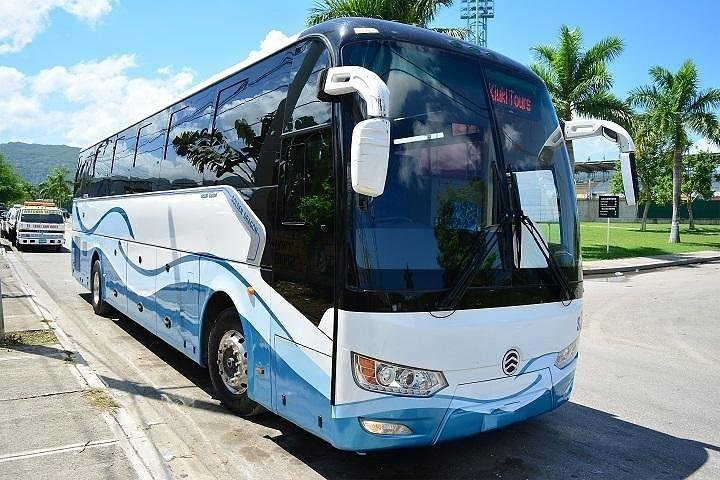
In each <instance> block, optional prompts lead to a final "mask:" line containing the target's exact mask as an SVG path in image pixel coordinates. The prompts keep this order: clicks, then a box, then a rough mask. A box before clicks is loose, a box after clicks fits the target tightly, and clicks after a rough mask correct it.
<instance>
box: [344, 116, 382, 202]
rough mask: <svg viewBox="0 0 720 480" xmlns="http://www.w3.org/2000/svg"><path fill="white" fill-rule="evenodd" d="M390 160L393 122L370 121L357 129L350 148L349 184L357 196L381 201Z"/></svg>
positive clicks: (357, 126) (354, 129) (361, 123)
mask: <svg viewBox="0 0 720 480" xmlns="http://www.w3.org/2000/svg"><path fill="white" fill-rule="evenodd" d="M389 158H390V120H388V119H387V118H370V119H368V120H363V121H362V122H360V123H358V124H357V125H355V128H353V133H352V142H351V146H350V183H351V184H352V188H353V190H355V191H356V192H357V193H360V194H363V195H368V196H370V197H379V196H380V195H382V193H383V191H385V178H386V177H387V170H388V160H389Z"/></svg>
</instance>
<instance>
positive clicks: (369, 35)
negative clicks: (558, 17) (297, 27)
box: [80, 17, 537, 153]
mask: <svg viewBox="0 0 720 480" xmlns="http://www.w3.org/2000/svg"><path fill="white" fill-rule="evenodd" d="M313 37H315V38H317V37H321V38H324V39H326V40H327V42H328V44H329V46H330V47H331V48H332V53H333V54H336V53H337V52H339V51H340V49H341V48H342V47H343V46H344V45H346V44H348V43H353V42H357V41H363V40H373V39H390V40H396V41H404V42H412V43H417V44H421V45H426V46H429V47H435V48H444V49H450V50H456V51H458V52H463V53H467V54H475V55H478V56H481V57H483V59H484V60H485V61H487V62H490V63H495V64H500V65H502V66H503V67H505V68H507V69H510V70H514V71H515V72H517V73H518V74H521V75H525V76H528V75H529V76H532V77H536V78H537V76H536V75H535V73H534V72H533V71H532V70H530V69H529V68H528V67H526V66H525V65H523V64H521V63H519V62H516V61H515V60H512V59H511V58H509V57H506V56H504V55H502V54H499V53H497V52H494V51H492V50H489V49H487V48H483V47H479V46H477V45H475V44H472V43H469V42H465V41H462V40H459V39H456V38H453V37H450V36H449V35H445V34H443V33H439V32H435V31H433V30H430V29H427V28H423V27H417V26H413V25H407V24H404V23H399V22H390V21H387V20H379V19H376V18H362V17H343V18H336V19H333V20H328V21H327V22H323V23H321V24H318V25H314V26H312V27H309V28H307V29H306V30H304V31H302V32H300V33H297V34H295V35H292V36H291V37H289V38H288V40H287V41H286V42H285V43H283V44H282V45H280V46H278V47H277V48H276V49H274V50H272V51H269V52H268V53H266V54H264V55H263V56H261V57H259V58H256V59H252V60H244V61H242V62H240V63H237V64H235V65H233V66H231V67H228V68H226V69H225V70H222V71H221V72H219V73H217V74H215V75H213V76H211V77H210V78H208V79H206V80H204V81H202V82H200V83H198V84H197V85H194V86H192V87H190V88H189V89H188V90H186V91H184V92H183V93H181V94H180V95H178V96H177V97H176V98H175V99H174V100H173V101H172V102H170V103H168V104H166V105H165V106H164V107H163V108H161V109H159V110H156V111H153V113H152V114H149V115H144V116H143V117H142V118H139V119H138V120H137V121H135V122H133V123H130V124H126V126H125V127H123V128H122V129H120V130H117V131H114V132H113V133H111V134H109V135H105V136H103V137H101V140H99V141H97V142H95V143H93V144H92V145H89V146H87V147H85V148H83V149H82V150H81V151H80V153H83V152H85V151H87V150H89V149H91V148H93V147H95V146H97V145H98V144H99V143H101V142H102V141H104V140H106V139H108V138H110V137H112V136H113V135H116V134H118V133H119V132H121V131H123V130H125V129H126V128H129V127H132V126H133V125H137V124H139V123H141V122H143V121H144V120H146V119H148V118H150V117H152V116H153V115H156V114H157V113H159V112H161V111H163V110H165V109H166V108H169V107H171V106H172V105H175V104H177V103H179V102H182V101H183V100H185V99H187V98H189V97H191V96H192V95H194V94H196V93H198V92H200V91H202V90H204V89H205V88H208V87H210V86H212V85H214V84H215V83H218V82H220V81H222V80H224V79H226V78H228V77H230V76H231V75H234V74H235V73H237V72H239V71H242V70H243V69H245V68H247V67H249V66H251V65H253V64H255V63H258V62H261V61H263V60H264V59H266V58H268V57H270V56H272V55H274V54H275V53H277V52H279V51H281V50H283V49H285V48H287V47H288V46H289V45H292V44H293V43H295V42H298V41H301V40H304V39H307V38H313Z"/></svg>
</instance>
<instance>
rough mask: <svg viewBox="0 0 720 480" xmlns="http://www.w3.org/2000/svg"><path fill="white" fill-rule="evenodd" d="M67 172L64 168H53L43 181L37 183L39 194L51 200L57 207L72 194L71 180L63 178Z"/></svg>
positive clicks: (63, 203)
mask: <svg viewBox="0 0 720 480" xmlns="http://www.w3.org/2000/svg"><path fill="white" fill-rule="evenodd" d="M67 173H68V172H67V170H66V169H64V168H53V169H52V170H51V171H50V173H49V174H48V176H47V178H46V179H45V181H44V182H42V183H41V184H40V185H38V194H39V196H40V197H43V198H49V199H51V200H53V201H54V202H55V204H56V205H57V206H58V207H61V206H63V205H65V203H66V202H67V201H68V200H70V197H71V196H72V190H70V185H71V182H69V181H68V180H66V178H65V177H66V176H67Z"/></svg>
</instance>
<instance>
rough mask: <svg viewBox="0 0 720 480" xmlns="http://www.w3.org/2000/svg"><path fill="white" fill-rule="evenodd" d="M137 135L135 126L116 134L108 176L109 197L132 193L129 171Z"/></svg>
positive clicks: (133, 156)
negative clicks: (110, 169)
mask: <svg viewBox="0 0 720 480" xmlns="http://www.w3.org/2000/svg"><path fill="white" fill-rule="evenodd" d="M137 133H138V128H137V126H133V127H130V128H128V129H127V130H125V131H123V132H121V133H120V134H118V136H117V138H116V139H115V145H114V147H113V151H114V154H113V163H112V172H111V174H110V195H124V194H126V193H134V190H133V185H132V183H131V182H130V171H131V170H132V166H133V160H134V158H135V145H136V144H137Z"/></svg>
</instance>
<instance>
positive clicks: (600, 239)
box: [580, 222, 720, 260]
mask: <svg viewBox="0 0 720 480" xmlns="http://www.w3.org/2000/svg"><path fill="white" fill-rule="evenodd" d="M580 235H581V244H582V253H583V260H605V259H610V258H626V257H644V256H652V255H668V254H673V253H687V252H699V251H702V250H720V225H698V226H697V227H696V229H695V230H690V229H689V228H688V226H687V225H680V240H681V242H682V243H675V244H673V243H668V237H669V236H670V225H669V224H663V225H648V226H647V231H645V232H641V231H640V224H639V223H611V224H610V253H609V254H607V253H605V241H606V235H607V224H605V223H594V222H583V223H582V225H581V231H580Z"/></svg>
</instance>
